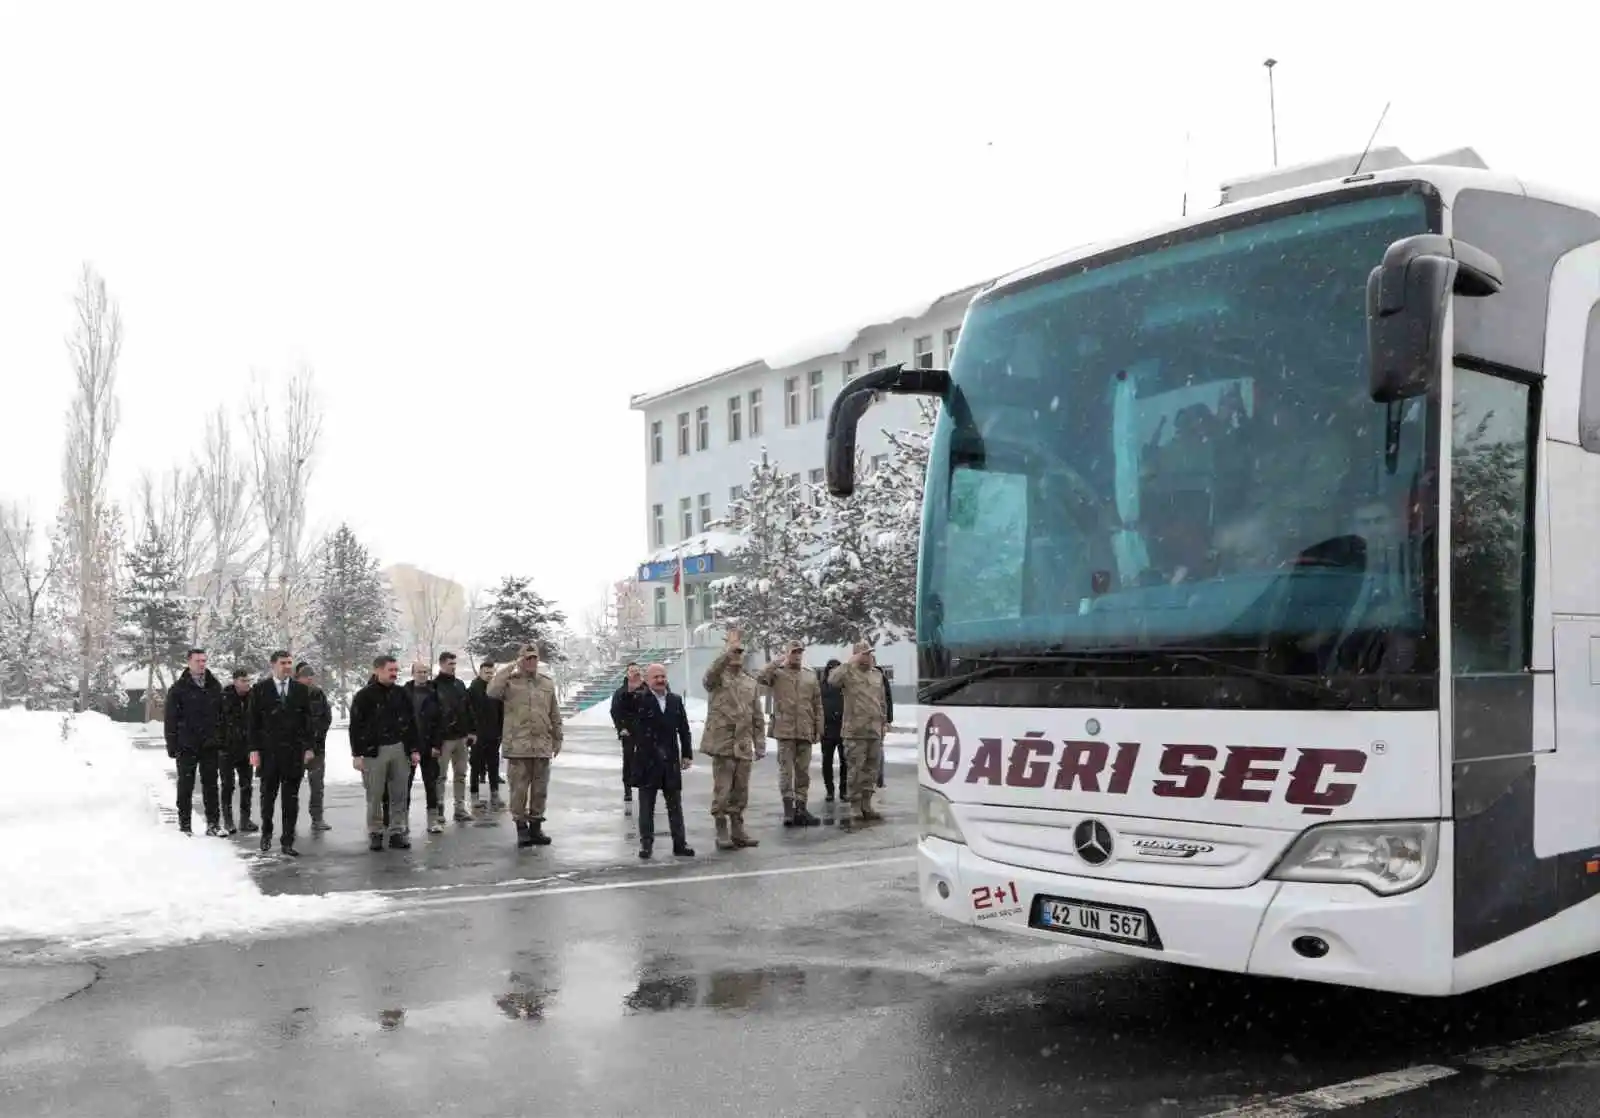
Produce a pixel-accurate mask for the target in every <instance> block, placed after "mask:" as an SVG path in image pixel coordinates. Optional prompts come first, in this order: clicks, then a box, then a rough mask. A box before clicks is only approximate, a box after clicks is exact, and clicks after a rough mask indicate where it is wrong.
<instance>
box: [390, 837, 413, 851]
mask: <svg viewBox="0 0 1600 1118" xmlns="http://www.w3.org/2000/svg"><path fill="white" fill-rule="evenodd" d="M389 849H390V850H410V849H411V836H410V835H390V836H389Z"/></svg>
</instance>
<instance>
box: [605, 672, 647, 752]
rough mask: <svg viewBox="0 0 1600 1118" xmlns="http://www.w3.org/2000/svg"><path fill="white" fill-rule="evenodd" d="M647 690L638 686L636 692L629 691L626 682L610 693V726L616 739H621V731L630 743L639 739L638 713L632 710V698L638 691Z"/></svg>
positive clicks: (642, 685) (642, 686)
mask: <svg viewBox="0 0 1600 1118" xmlns="http://www.w3.org/2000/svg"><path fill="white" fill-rule="evenodd" d="M644 690H648V688H646V687H645V686H644V684H642V683H641V684H640V685H639V688H638V690H635V691H629V690H628V684H627V681H623V684H622V686H621V687H618V688H617V689H616V690H615V691H613V692H611V725H612V726H614V727H616V730H617V737H618V738H619V739H620V738H621V737H622V731H624V730H626V731H628V738H629V739H630V741H637V740H638V737H639V727H638V725H637V723H638V720H639V718H638V711H636V710H635V709H634V702H633V696H634V695H637V694H638V693H639V691H644Z"/></svg>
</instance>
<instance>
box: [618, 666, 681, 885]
mask: <svg viewBox="0 0 1600 1118" xmlns="http://www.w3.org/2000/svg"><path fill="white" fill-rule="evenodd" d="M644 682H645V685H644V687H643V688H642V689H640V690H637V691H632V692H629V694H628V696H627V699H628V703H629V707H630V712H629V713H630V715H631V717H630V718H629V719H628V725H629V726H630V727H631V728H632V730H633V731H634V733H635V734H637V736H638V741H637V742H635V744H634V748H633V756H632V757H631V758H630V760H631V762H632V771H631V772H630V773H629V774H628V778H629V780H630V781H631V782H632V784H633V786H634V787H635V788H637V789H638V790H639V857H641V858H649V857H650V854H651V850H652V848H653V847H654V846H655V841H656V793H657V792H658V791H659V792H660V793H661V796H662V798H663V799H665V800H666V801H667V826H668V828H669V829H670V830H671V831H672V852H673V853H674V854H676V855H677V856H678V857H680V858H693V857H694V851H693V850H692V849H691V848H690V847H689V840H688V837H687V836H686V835H685V834H684V830H683V773H684V770H686V769H687V768H689V766H690V765H692V764H694V749H693V742H692V741H691V740H690V736H689V714H688V712H687V711H685V710H684V708H683V700H682V699H681V698H679V697H678V696H677V695H674V694H673V693H672V692H671V691H668V690H667V669H666V666H665V665H664V664H651V665H650V666H649V667H648V668H646V669H645V673H644Z"/></svg>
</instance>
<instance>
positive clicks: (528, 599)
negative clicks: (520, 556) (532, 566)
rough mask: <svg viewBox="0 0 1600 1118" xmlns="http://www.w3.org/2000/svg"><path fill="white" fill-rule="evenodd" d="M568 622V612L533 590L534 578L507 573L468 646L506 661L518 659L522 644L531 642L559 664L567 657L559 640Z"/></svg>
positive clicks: (547, 659)
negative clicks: (518, 651)
mask: <svg viewBox="0 0 1600 1118" xmlns="http://www.w3.org/2000/svg"><path fill="white" fill-rule="evenodd" d="M566 623H567V615H566V614H564V613H562V612H561V611H560V610H559V609H556V608H555V606H554V605H552V604H551V603H550V602H548V601H546V600H545V598H544V597H543V595H541V594H539V592H538V591H536V590H534V588H533V579H531V578H528V577H527V576H525V575H507V576H506V577H505V578H504V579H503V580H501V583H500V585H499V586H498V587H496V588H495V589H494V591H492V596H491V600H490V602H489V605H488V608H487V609H485V610H484V613H483V618H482V620H481V621H480V622H479V624H478V627H477V629H476V630H475V631H474V632H473V635H472V639H471V640H470V641H468V642H467V650H468V651H469V652H471V653H472V654H473V655H475V656H479V657H485V656H486V657H488V658H490V659H492V660H493V661H494V662H495V663H497V664H504V663H507V662H509V661H511V660H513V659H515V658H516V655H517V650H518V649H520V648H521V647H522V646H523V645H525V644H532V645H537V646H538V649H539V659H541V660H543V661H544V662H545V663H547V664H556V663H559V662H560V661H562V660H564V659H566V655H565V653H563V652H562V651H561V647H560V644H559V634H560V631H561V629H562V628H563V627H564V626H565V625H566Z"/></svg>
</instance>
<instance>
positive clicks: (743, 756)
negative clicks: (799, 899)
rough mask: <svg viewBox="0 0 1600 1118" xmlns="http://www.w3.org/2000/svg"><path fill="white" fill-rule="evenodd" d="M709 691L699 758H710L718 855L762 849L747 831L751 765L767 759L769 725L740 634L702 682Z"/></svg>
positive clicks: (731, 637)
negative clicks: (747, 666) (739, 849)
mask: <svg viewBox="0 0 1600 1118" xmlns="http://www.w3.org/2000/svg"><path fill="white" fill-rule="evenodd" d="M702 682H703V683H704V684H705V689H706V708H707V709H706V728H705V732H704V733H702V734H701V735H700V752H701V753H704V754H705V755H706V756H708V757H710V758H711V817H712V818H713V819H715V820H716V822H717V849H718V850H732V849H734V848H735V847H741V846H760V845H761V842H760V840H759V839H753V838H751V837H750V835H749V834H748V833H747V832H746V831H745V829H744V809H745V807H746V805H747V804H748V803H749V802H750V765H751V763H752V762H753V761H757V760H760V759H761V758H762V757H765V756H766V755H767V741H766V719H765V718H764V717H763V716H762V714H761V696H760V691H759V689H758V688H757V686H756V678H755V676H753V675H751V674H750V673H749V672H747V671H745V670H744V642H743V640H742V639H741V638H740V636H739V633H738V632H737V631H734V632H731V633H729V634H728V646H727V648H726V649H724V650H723V653H722V655H720V656H718V657H717V658H716V659H715V660H713V661H711V666H710V667H709V668H707V669H706V674H705V679H704V680H703V681H702Z"/></svg>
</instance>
